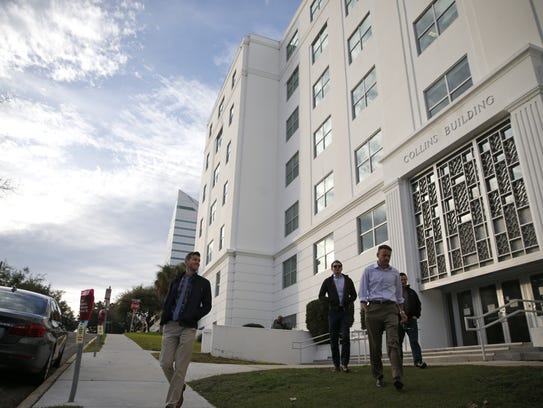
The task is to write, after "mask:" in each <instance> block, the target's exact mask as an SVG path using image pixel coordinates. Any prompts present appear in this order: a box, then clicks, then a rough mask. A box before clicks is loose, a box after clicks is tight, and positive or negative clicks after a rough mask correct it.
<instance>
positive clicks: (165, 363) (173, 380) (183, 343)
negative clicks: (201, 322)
mask: <svg viewBox="0 0 543 408" xmlns="http://www.w3.org/2000/svg"><path fill="white" fill-rule="evenodd" d="M195 339H196V329H193V328H190V327H181V326H179V323H177V322H174V321H172V320H170V321H169V322H168V323H166V324H165V325H164V327H163V330H162V350H161V352H160V367H162V371H164V374H165V375H166V378H167V379H168V381H169V383H170V388H169V389H168V395H167V397H166V405H167V406H172V407H175V405H176V404H177V401H179V398H180V397H181V392H182V391H183V385H185V375H186V374H187V369H188V367H189V363H190V358H191V356H192V348H193V346H194V340H195Z"/></svg>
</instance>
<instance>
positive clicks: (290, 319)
mask: <svg viewBox="0 0 543 408" xmlns="http://www.w3.org/2000/svg"><path fill="white" fill-rule="evenodd" d="M283 323H285V324H286V325H287V326H288V327H290V328H291V329H294V328H295V327H296V325H297V322H296V313H294V314H291V315H288V316H283Z"/></svg>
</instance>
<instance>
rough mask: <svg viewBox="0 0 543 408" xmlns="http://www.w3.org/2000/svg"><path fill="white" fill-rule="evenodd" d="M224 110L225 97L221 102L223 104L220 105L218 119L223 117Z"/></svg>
mask: <svg viewBox="0 0 543 408" xmlns="http://www.w3.org/2000/svg"><path fill="white" fill-rule="evenodd" d="M223 110H224V96H223V98H222V100H221V103H220V104H219V111H218V113H217V117H220V116H221V115H222V111H223Z"/></svg>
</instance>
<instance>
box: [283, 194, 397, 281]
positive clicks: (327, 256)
mask: <svg viewBox="0 0 543 408" xmlns="http://www.w3.org/2000/svg"><path fill="white" fill-rule="evenodd" d="M295 205H296V209H297V205H298V203H296V204H295ZM293 207H294V206H293ZM293 207H291V208H290V209H289V210H291V209H292V208H293ZM289 210H287V211H289ZM291 222H292V221H291ZM296 222H297V218H296ZM356 223H357V233H358V250H359V253H362V252H364V251H367V250H368V249H371V248H373V247H375V246H377V245H380V244H382V243H384V242H386V241H388V228H387V215H386V208H385V203H382V204H380V205H378V206H377V207H375V208H373V209H371V210H370V211H367V212H365V213H364V214H362V215H361V216H359V217H358V218H357V219H356ZM285 227H286V225H285ZM297 259H298V257H297V255H296V254H295V255H293V256H291V257H290V258H288V259H287V260H286V261H284V262H283V289H284V288H286V287H288V286H291V285H294V284H295V283H296V282H297V271H298V264H297ZM334 259H335V255H334V235H333V234H330V235H328V236H326V237H324V238H322V239H320V240H319V241H317V242H315V244H313V274H317V273H320V272H324V271H327V270H330V267H331V266H332V262H333V261H334Z"/></svg>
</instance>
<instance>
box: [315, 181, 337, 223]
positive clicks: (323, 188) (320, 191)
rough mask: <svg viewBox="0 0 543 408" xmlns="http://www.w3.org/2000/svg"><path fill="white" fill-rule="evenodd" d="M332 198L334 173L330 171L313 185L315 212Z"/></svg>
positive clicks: (323, 207)
mask: <svg viewBox="0 0 543 408" xmlns="http://www.w3.org/2000/svg"><path fill="white" fill-rule="evenodd" d="M333 200H334V173H330V174H329V175H328V176H326V177H325V178H324V179H322V180H321V181H320V182H319V183H318V184H317V185H316V186H315V214H318V213H319V212H320V211H322V210H324V209H325V208H326V207H328V206H329V205H330V204H332V202H333Z"/></svg>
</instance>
